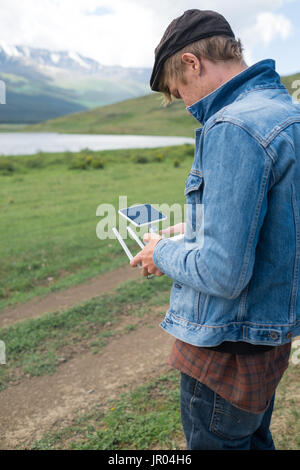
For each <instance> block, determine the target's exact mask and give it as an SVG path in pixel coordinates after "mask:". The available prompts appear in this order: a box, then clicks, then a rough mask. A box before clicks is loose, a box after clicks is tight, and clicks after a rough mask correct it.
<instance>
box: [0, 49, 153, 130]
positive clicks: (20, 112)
mask: <svg viewBox="0 0 300 470" xmlns="http://www.w3.org/2000/svg"><path fill="white" fill-rule="evenodd" d="M150 74H151V69H150V68H126V67H121V66H118V65H116V66H105V65H102V64H100V63H99V62H97V61H96V60H94V59H91V58H88V57H85V56H83V55H81V54H79V53H78V52H75V51H49V50H47V49H41V48H33V47H28V46H18V45H17V46H12V45H8V44H6V43H3V42H0V80H2V81H3V82H4V83H5V86H6V105H3V106H0V123H27V124H30V123H36V122H40V121H44V120H47V119H53V118H56V117H59V116H65V115H68V114H71V113H75V112H79V111H85V110H88V109H91V108H94V107H96V106H103V105H107V104H111V103H116V102H119V101H122V100H126V99H130V98H135V97H138V96H143V95H146V94H148V93H149V92H150V87H149V79H150Z"/></svg>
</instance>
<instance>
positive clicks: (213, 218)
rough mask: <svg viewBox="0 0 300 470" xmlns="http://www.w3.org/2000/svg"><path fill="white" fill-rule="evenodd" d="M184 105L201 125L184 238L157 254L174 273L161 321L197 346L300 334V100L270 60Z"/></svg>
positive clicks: (275, 341) (265, 341) (271, 341)
mask: <svg viewBox="0 0 300 470" xmlns="http://www.w3.org/2000/svg"><path fill="white" fill-rule="evenodd" d="M187 110H188V111H189V112H190V113H191V114H192V115H193V116H194V117H195V118H196V119H197V121H199V122H200V123H201V124H202V125H203V127H202V128H199V129H197V130H196V131H195V134H196V135H195V137H196V145H195V156H194V161H193V165H192V168H191V170H190V172H189V174H188V176H187V179H186V182H185V188H184V193H185V196H186V207H188V208H189V210H187V211H186V224H187V228H186V232H185V236H184V239H183V241H181V242H175V241H171V240H169V239H162V240H160V241H159V242H158V243H157V245H156V247H155V249H154V252H153V261H154V263H155V265H156V266H157V267H158V268H159V269H160V270H161V271H162V272H163V273H165V274H166V275H167V276H169V277H171V278H172V279H173V284H172V288H171V292H170V305H169V309H168V311H167V312H166V315H165V318H164V320H163V321H162V323H161V324H160V326H161V327H162V328H163V329H164V330H165V331H166V332H168V333H170V334H171V335H173V336H175V337H176V338H179V339H181V340H182V341H184V342H186V343H190V344H193V345H196V346H217V345H219V344H221V343H222V342H223V341H233V342H236V341H244V342H247V343H251V344H256V345H269V346H276V345H280V344H283V343H287V342H290V341H291V338H292V337H294V336H297V335H299V334H300V289H299V287H300V273H299V262H300V104H299V103H298V102H297V101H296V100H294V99H293V98H292V97H291V96H290V95H289V93H288V91H287V89H286V88H285V87H284V86H283V85H282V83H281V81H280V77H279V75H278V73H277V72H276V71H275V61H274V60H272V59H266V60H262V61H260V62H257V63H256V64H254V65H252V66H250V67H248V68H247V69H245V70H243V71H242V72H241V73H239V74H238V75H236V76H235V77H233V78H232V79H230V80H229V81H227V82H225V83H224V84H223V85H221V86H220V87H219V88H217V89H216V90H214V91H213V92H212V93H210V94H209V95H207V96H205V97H204V98H203V99H201V100H199V101H197V102H196V103H194V104H193V105H191V106H189V107H188V108H187ZM199 208H200V209H201V210H198V209H199Z"/></svg>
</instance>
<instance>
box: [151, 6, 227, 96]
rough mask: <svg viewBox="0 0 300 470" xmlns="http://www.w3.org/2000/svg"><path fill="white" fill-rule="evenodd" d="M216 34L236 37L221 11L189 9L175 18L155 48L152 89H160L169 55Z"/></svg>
mask: <svg viewBox="0 0 300 470" xmlns="http://www.w3.org/2000/svg"><path fill="white" fill-rule="evenodd" d="M215 35H222V36H229V37H231V38H234V37H235V36H234V33H233V31H232V29H231V27H230V25H229V23H228V21H227V20H226V19H225V18H224V16H222V15H220V13H217V12H215V11H211V10H187V11H185V12H184V13H183V15H181V16H179V17H178V18H175V20H173V21H172V22H171V23H170V24H169V26H168V27H167V29H166V31H165V33H164V35H163V37H162V39H161V41H160V43H159V44H158V46H157V47H156V49H155V62H154V66H153V70H152V75H151V78H150V87H151V90H153V91H159V90H158V83H159V75H160V72H161V70H162V67H163V65H164V62H165V61H166V60H167V59H168V57H170V56H171V55H173V54H175V52H178V51H180V49H182V48H183V47H185V46H187V45H188V44H191V43H192V42H195V41H199V40H200V39H204V38H207V37H211V36H215Z"/></svg>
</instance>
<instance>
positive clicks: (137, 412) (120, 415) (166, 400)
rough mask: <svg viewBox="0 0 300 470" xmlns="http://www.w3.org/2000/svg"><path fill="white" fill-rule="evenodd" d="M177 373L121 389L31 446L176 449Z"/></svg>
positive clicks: (177, 431) (43, 448)
mask: <svg viewBox="0 0 300 470" xmlns="http://www.w3.org/2000/svg"><path fill="white" fill-rule="evenodd" d="M178 376H179V374H178V372H177V371H173V370H172V371H170V372H169V373H168V374H166V375H164V376H161V377H157V378H156V379H155V380H152V381H149V382H148V383H146V384H144V385H142V386H139V387H137V388H135V389H134V390H133V391H132V392H129V393H128V392H127V393H125V392H123V393H121V394H120V397H119V398H118V399H117V400H110V401H108V402H107V403H106V404H105V405H102V406H101V405H98V406H94V407H93V408H91V409H90V410H89V412H87V413H85V414H83V415H81V416H79V417H77V418H75V419H74V421H73V423H72V425H71V426H68V427H65V428H61V429H59V430H57V431H56V432H51V433H47V434H46V435H45V436H44V437H43V438H42V439H40V440H38V441H35V442H34V443H33V444H32V447H31V448H32V449H34V450H40V449H42V450H46V449H66V448H68V449H73V450H118V449H126V450H129V449H139V450H140V449H149V448H150V447H151V446H153V445H155V444H157V445H159V446H160V448H161V446H164V447H165V448H170V449H176V448H178V447H176V442H175V441H176V438H177V436H180V438H181V439H182V430H181V422H180V411H179V409H180V407H179V389H178V382H179V377H178Z"/></svg>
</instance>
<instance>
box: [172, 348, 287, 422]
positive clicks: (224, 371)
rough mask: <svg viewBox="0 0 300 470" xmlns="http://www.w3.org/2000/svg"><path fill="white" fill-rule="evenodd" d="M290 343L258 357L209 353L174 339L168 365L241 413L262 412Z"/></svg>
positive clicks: (285, 365) (285, 361)
mask: <svg viewBox="0 0 300 470" xmlns="http://www.w3.org/2000/svg"><path fill="white" fill-rule="evenodd" d="M290 350H291V343H287V344H284V345H282V346H276V347H274V348H273V349H271V350H270V351H267V352H263V353H258V354H231V353H223V352H219V351H212V350H209V348H201V347H198V346H193V345H191V344H187V343H184V342H182V341H180V340H178V339H176V341H175V343H174V346H173V349H172V352H171V355H170V356H169V358H168V364H169V365H170V366H171V367H174V368H176V369H179V370H180V371H181V372H184V373H185V374H187V375H190V376H191V377H193V378H194V379H196V380H198V381H199V382H202V383H203V384H204V385H206V386H207V387H209V388H211V389H212V390H213V391H214V392H216V393H218V394H219V395H220V396H221V397H223V398H225V400H227V401H229V402H230V403H232V404H233V405H235V406H237V407H238V408H241V409H242V410H244V411H248V412H251V413H262V412H263V411H265V410H266V409H267V407H268V405H269V403H270V400H271V398H272V396H273V394H274V392H275V389H276V387H277V385H278V383H279V382H280V380H281V377H282V375H283V373H284V371H285V370H286V368H287V367H288V364H289V356H290Z"/></svg>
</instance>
